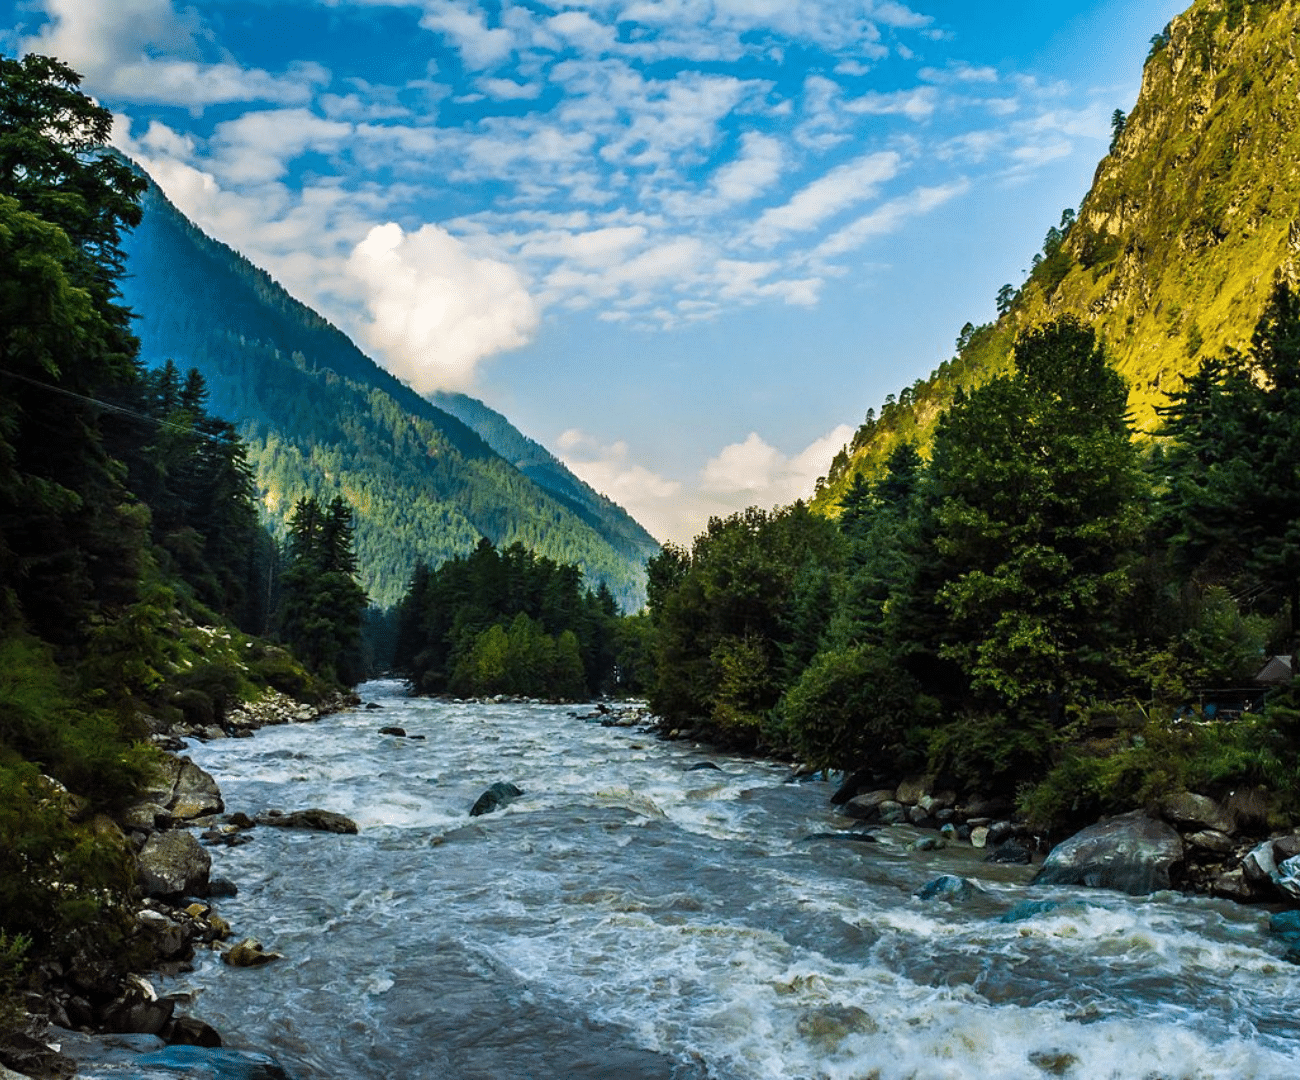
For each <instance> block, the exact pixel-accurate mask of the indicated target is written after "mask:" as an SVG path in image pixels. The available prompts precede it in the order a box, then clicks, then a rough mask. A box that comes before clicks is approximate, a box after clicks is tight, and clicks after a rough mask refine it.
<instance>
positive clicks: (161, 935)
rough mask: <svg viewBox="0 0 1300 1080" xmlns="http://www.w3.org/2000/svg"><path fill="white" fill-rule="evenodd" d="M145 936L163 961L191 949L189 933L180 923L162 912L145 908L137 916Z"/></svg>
mask: <svg viewBox="0 0 1300 1080" xmlns="http://www.w3.org/2000/svg"><path fill="white" fill-rule="evenodd" d="M136 921H137V922H138V924H139V926H140V929H141V931H143V933H144V936H145V937H147V938H148V939H149V942H150V943H151V944H152V945H153V947H154V948H155V949H156V950H157V952H158V955H159V956H161V957H162V958H163V959H170V958H171V957H173V956H179V955H180V954H181V953H183V952H185V951H187V950H188V949H189V944H190V935H189V932H188V931H187V930H186V928H185V927H183V926H182V925H181V924H180V923H178V922H176V921H174V920H173V919H169V918H168V917H167V916H166V915H164V914H163V913H162V912H161V911H153V910H151V909H149V908H145V909H144V910H143V911H141V912H138V913H137V914H136Z"/></svg>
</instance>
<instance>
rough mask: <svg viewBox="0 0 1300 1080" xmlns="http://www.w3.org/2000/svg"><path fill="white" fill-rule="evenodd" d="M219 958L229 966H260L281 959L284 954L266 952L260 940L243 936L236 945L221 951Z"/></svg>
mask: <svg viewBox="0 0 1300 1080" xmlns="http://www.w3.org/2000/svg"><path fill="white" fill-rule="evenodd" d="M221 959H222V961H223V962H224V963H226V964H229V965H230V966H231V967H240V968H246V967H261V966H262V965H263V964H269V963H271V962H272V961H274V960H283V959H284V954H283V953H277V952H267V951H266V950H265V949H264V948H263V947H262V943H261V942H260V941H255V940H254V939H253V938H244V940H243V941H241V942H240V943H239V944H238V945H232V946H231V947H230V948H229V949H227V950H226V951H225V952H223V953H222V954H221Z"/></svg>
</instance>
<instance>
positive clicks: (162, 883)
mask: <svg viewBox="0 0 1300 1080" xmlns="http://www.w3.org/2000/svg"><path fill="white" fill-rule="evenodd" d="M136 860H137V862H138V865H139V871H140V888H141V889H142V890H143V891H144V895H145V896H154V897H159V898H161V899H166V898H169V897H178V896H206V895H207V893H208V874H209V873H210V872H211V870H212V858H211V856H209V855H208V853H207V851H205V850H204V848H203V845H202V844H200V843H199V842H198V840H196V839H195V838H194V837H193V836H191V835H190V834H189V833H188V832H185V831H184V830H182V829H178V830H173V831H171V832H161V833H154V834H153V835H152V836H150V837H149V839H148V840H146V841H145V844H144V847H142V848H141V849H140V854H139V855H137V856H136Z"/></svg>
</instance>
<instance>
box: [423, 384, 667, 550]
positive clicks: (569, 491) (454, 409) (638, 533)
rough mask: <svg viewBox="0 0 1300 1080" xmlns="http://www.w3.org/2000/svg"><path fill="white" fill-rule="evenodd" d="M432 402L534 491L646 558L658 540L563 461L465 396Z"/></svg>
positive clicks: (445, 395) (442, 396) (618, 545)
mask: <svg viewBox="0 0 1300 1080" xmlns="http://www.w3.org/2000/svg"><path fill="white" fill-rule="evenodd" d="M429 398H430V400H431V401H432V402H433V403H434V404H435V405H437V406H438V408H440V409H442V410H444V411H445V412H449V413H451V415H452V416H454V417H456V419H458V420H460V421H461V422H462V423H464V424H465V425H466V426H467V427H469V428H471V429H472V430H473V431H475V432H477V433H478V435H479V436H480V437H481V438H482V439H483V441H484V442H486V443H487V444H488V445H489V446H490V447H492V449H493V450H495V451H496V452H497V453H498V454H500V455H501V456H502V457H503V458H505V459H506V460H507V461H508V462H510V463H511V464H512V465H514V466H515V468H517V469H518V470H519V471H520V472H521V473H523V474H524V475H525V476H527V477H528V478H529V479H530V480H532V481H533V483H535V484H536V485H537V486H538V487H540V488H542V489H543V490H544V491H548V492H550V494H552V495H554V496H555V497H556V498H557V499H559V500H560V501H561V502H563V503H565V504H566V505H567V506H569V508H570V509H572V510H573V512H574V513H575V514H577V515H578V516H579V517H580V518H582V519H583V520H584V521H586V522H587V523H589V524H590V525H592V526H593V527H594V528H596V529H598V530H599V531H600V533H601V535H602V536H605V537H607V538H609V540H610V542H611V543H613V544H614V546H615V547H616V548H618V549H619V550H620V551H623V550H625V551H626V552H627V553H628V554H629V555H634V556H635V555H639V557H640V558H641V559H648V558H649V557H650V556H651V555H653V554H654V553H655V552H657V551H658V550H659V542H658V541H657V540H656V539H655V538H654V537H653V536H651V535H650V534H649V533H648V532H646V531H645V529H644V528H643V527H642V526H641V524H640V523H639V522H638V521H636V520H635V519H634V518H633V517H632V515H631V514H629V513H628V512H627V511H626V510H624V509H623V508H622V507H621V506H619V505H618V503H616V502H614V501H613V500H612V499H609V498H607V497H606V496H604V495H601V494H599V493H598V492H597V491H596V490H595V489H594V488H592V487H591V485H590V484H587V483H586V482H584V481H583V480H580V479H579V478H578V477H576V476H574V475H573V473H572V472H570V471H569V469H568V467H567V466H566V465H565V464H564V462H562V461H560V459H559V458H557V457H556V456H555V455H554V454H552V453H551V452H550V451H549V450H547V449H546V447H544V446H543V445H542V444H541V443H539V442H537V441H536V440H535V439H530V438H528V436H527V435H524V434H523V433H522V432H521V431H520V430H519V429H518V428H516V427H515V426H514V425H513V424H512V423H510V421H509V420H508V419H507V418H506V417H504V416H502V415H501V413H499V412H497V411H496V410H495V409H492V408H489V407H488V406H487V405H485V404H483V402H481V401H479V400H478V398H472V397H469V396H468V395H467V394H450V393H444V392H441V391H440V392H438V393H434V394H430V395H429Z"/></svg>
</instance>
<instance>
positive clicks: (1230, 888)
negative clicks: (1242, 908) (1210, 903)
mask: <svg viewBox="0 0 1300 1080" xmlns="http://www.w3.org/2000/svg"><path fill="white" fill-rule="evenodd" d="M1210 891H1211V892H1212V893H1213V894H1214V895H1215V896H1222V897H1223V898H1224V899H1225V900H1236V901H1237V902H1238V903H1239V904H1244V903H1248V902H1249V901H1251V900H1253V899H1255V890H1254V889H1253V888H1251V885H1250V882H1248V881H1247V880H1246V875H1245V873H1243V872H1242V871H1241V870H1229V871H1227V872H1226V873H1222V874H1220V875H1219V876H1218V877H1217V878H1215V879H1214V884H1213V885H1212V886H1211V887H1210Z"/></svg>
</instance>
